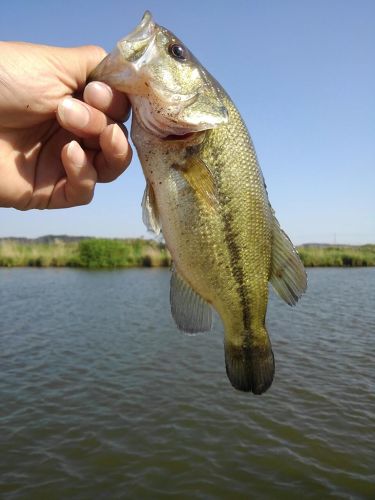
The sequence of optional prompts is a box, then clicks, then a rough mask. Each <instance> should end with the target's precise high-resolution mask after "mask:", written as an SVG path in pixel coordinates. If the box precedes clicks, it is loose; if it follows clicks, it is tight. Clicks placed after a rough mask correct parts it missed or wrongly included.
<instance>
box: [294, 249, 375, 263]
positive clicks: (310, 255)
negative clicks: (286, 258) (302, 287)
mask: <svg viewBox="0 0 375 500" xmlns="http://www.w3.org/2000/svg"><path fill="white" fill-rule="evenodd" d="M297 250H298V253H299V255H300V257H301V259H302V261H303V263H304V265H305V266H306V267H367V266H375V245H361V246H350V245H348V246H345V245H339V246H337V245H336V246H335V245H332V246H329V245H316V246H315V245H302V246H300V247H298V248H297Z"/></svg>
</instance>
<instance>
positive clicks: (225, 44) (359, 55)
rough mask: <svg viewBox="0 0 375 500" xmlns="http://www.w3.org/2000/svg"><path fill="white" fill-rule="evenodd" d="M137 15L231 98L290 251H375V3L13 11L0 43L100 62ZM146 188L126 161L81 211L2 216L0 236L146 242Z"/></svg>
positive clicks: (54, 5)
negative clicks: (170, 37) (87, 48)
mask: <svg viewBox="0 0 375 500" xmlns="http://www.w3.org/2000/svg"><path fill="white" fill-rule="evenodd" d="M146 9H149V10H151V12H152V13H153V15H154V17H155V19H156V21H157V22H158V23H160V24H162V25H164V26H166V27H167V28H169V29H171V30H172V31H174V32H175V33H176V34H177V35H178V36H179V37H180V38H181V39H182V40H183V41H184V42H185V43H186V45H187V46H188V47H189V48H190V50H191V51H192V52H193V53H194V54H195V55H196V56H197V57H198V59H200V61H201V62H202V63H203V64H204V65H205V66H206V67H207V69H208V70H209V71H210V72H211V73H212V74H213V75H215V77H216V78H217V79H218V80H219V81H220V83H221V84H222V85H223V86H224V88H225V89H226V90H227V91H228V92H229V94H230V95H231V96H232V98H233V100H234V102H235V103H236V104H237V106H238V108H239V110H240V112H241V113H242V115H243V117H244V119H245V121H246V123H247V125H248V128H249V131H250V133H251V135H252V138H253V141H254V143H255V148H256V150H257V154H258V157H259V160H260V164H261V167H262V170H263V173H264V177H265V179H266V183H267V187H268V193H269V197H270V200H271V203H272V205H273V207H274V208H275V210H276V214H277V216H278V218H279V221H280V223H281V225H282V227H283V228H284V229H285V230H286V232H287V233H288V234H289V236H290V237H291V239H292V240H293V241H294V243H295V244H301V243H304V242H328V243H333V242H335V241H336V242H337V243H366V242H372V243H374V242H375V64H374V61H375V2H374V1H373V0H341V1H340V0H329V1H327V0H314V1H313V2H311V1H307V0H247V1H246V0H243V1H241V0H232V1H230V2H229V1H217V0H216V1H215V0H205V1H203V0H198V1H197V0H190V1H189V2H176V1H169V0H163V1H161V0H159V1H157V0H148V1H143V0H134V1H124V0H122V1H115V0H112V1H111V0H108V1H106V2H103V1H96V0H90V1H77V0H74V1H71V0H65V1H64V2H60V1H58V2H57V1H54V0H48V1H45V0H39V1H35V2H34V1H19V0H12V1H7V2H2V6H1V17H0V34H1V35H0V36H1V38H2V39H3V40H23V41H29V42H34V43H44V44H50V45H58V46H75V45H82V44H97V45H101V46H103V47H104V48H105V49H106V50H108V51H109V50H111V48H112V47H113V46H114V44H115V42H116V41H117V40H118V39H119V38H121V37H123V36H124V35H125V34H127V33H128V32H129V31H131V30H132V29H133V28H134V27H135V26H136V24H138V22H139V20H140V17H141V16H142V14H143V12H144V10H146ZM0 182H1V179H0ZM143 189H144V179H143V175H142V172H141V169H140V165H139V162H138V159H136V158H135V159H134V161H133V163H132V165H131V167H130V168H129V169H128V171H127V172H126V173H125V174H124V175H123V176H122V177H121V178H120V179H118V180H117V181H116V182H114V183H111V184H107V185H98V186H97V189H96V193H95V198H94V201H93V202H92V203H91V204H90V205H88V206H86V207H79V208H73V209H68V210H57V211H42V212H40V211H30V212H17V211H16V210H10V209H0V236H29V237H35V236H40V235H43V234H47V233H48V234H51V233H52V234H71V235H93V236H107V237H129V236H134V237H137V236H142V235H143V236H146V237H152V235H151V234H150V233H147V232H146V230H145V228H144V227H143V224H142V219H141V208H140V203H141V197H142V193H143Z"/></svg>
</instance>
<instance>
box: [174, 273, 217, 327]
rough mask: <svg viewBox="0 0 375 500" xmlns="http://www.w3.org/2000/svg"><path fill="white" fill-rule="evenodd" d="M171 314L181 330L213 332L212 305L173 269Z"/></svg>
mask: <svg viewBox="0 0 375 500" xmlns="http://www.w3.org/2000/svg"><path fill="white" fill-rule="evenodd" d="M170 301H171V312H172V316H173V319H174V320H175V322H176V325H177V326H178V328H179V329H180V330H183V331H184V332H188V333H198V332H206V331H208V330H211V326H212V310H211V307H210V305H209V304H208V303H207V302H206V301H205V300H204V299H203V298H202V297H201V296H200V295H199V294H197V293H196V292H195V291H194V290H193V289H192V288H191V286H190V285H189V284H188V283H186V281H185V280H184V279H183V278H182V277H181V276H180V275H179V274H178V273H177V271H176V270H175V269H172V276H171V290H170Z"/></svg>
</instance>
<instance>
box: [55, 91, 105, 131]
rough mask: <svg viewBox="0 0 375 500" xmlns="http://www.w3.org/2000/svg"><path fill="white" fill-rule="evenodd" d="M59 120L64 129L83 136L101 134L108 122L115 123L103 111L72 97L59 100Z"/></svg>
mask: <svg viewBox="0 0 375 500" xmlns="http://www.w3.org/2000/svg"><path fill="white" fill-rule="evenodd" d="M57 120H58V122H59V123H60V125H61V126H62V127H63V128H64V129H66V130H68V131H69V132H72V133H73V134H75V135H77V136H78V137H82V138H86V137H95V136H99V135H100V134H101V132H102V131H103V130H104V128H105V127H106V126H107V125H108V124H110V123H113V121H112V120H111V119H110V118H108V117H107V116H106V115H105V114H104V113H102V112H101V111H99V110H97V109H95V108H92V107H91V106H89V105H88V104H86V103H84V102H82V101H80V100H78V99H74V98H72V97H65V98H64V99H62V100H61V101H60V102H59V104H58V107H57Z"/></svg>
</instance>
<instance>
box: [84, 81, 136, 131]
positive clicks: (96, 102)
mask: <svg viewBox="0 0 375 500" xmlns="http://www.w3.org/2000/svg"><path fill="white" fill-rule="evenodd" d="M83 99H84V101H85V102H86V103H87V104H89V105H90V106H92V107H94V108H96V109H99V110H100V111H102V112H103V113H105V114H106V115H108V116H109V117H110V118H112V120H114V121H118V122H124V121H126V120H127V119H128V118H129V114H130V102H129V99H128V98H127V96H126V95H125V94H123V93H122V92H119V91H117V90H114V89H111V87H109V86H108V85H107V84H105V83H102V82H90V83H89V84H88V85H86V87H85V90H84V93H83Z"/></svg>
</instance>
